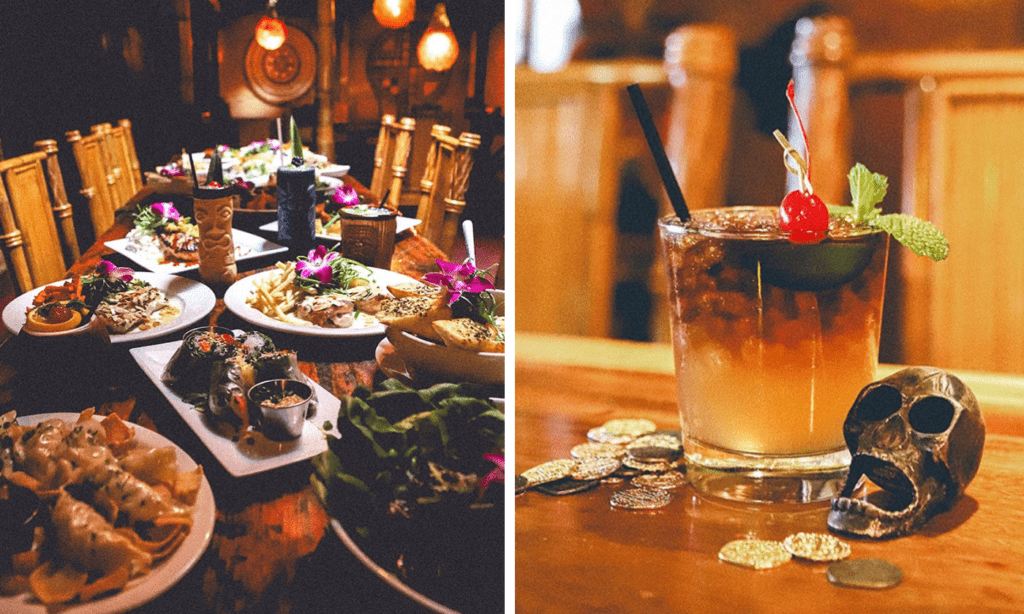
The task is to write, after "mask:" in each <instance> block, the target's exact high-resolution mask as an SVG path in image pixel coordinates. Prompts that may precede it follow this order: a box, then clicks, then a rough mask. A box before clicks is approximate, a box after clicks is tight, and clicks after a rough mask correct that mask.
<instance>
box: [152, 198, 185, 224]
mask: <svg viewBox="0 0 1024 614" xmlns="http://www.w3.org/2000/svg"><path fill="white" fill-rule="evenodd" d="M151 207H152V209H153V210H154V211H156V212H157V213H159V214H160V215H162V216H164V217H165V218H167V219H169V220H175V221H177V220H180V219H181V214H180V213H178V210H177V209H175V208H174V203H171V202H165V203H153V204H152V205H151Z"/></svg>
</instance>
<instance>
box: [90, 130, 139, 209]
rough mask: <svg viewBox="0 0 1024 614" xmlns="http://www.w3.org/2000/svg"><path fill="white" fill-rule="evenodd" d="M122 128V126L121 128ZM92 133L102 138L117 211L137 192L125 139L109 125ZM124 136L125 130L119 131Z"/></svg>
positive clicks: (101, 146)
mask: <svg viewBox="0 0 1024 614" xmlns="http://www.w3.org/2000/svg"><path fill="white" fill-rule="evenodd" d="M119 128H120V126H119ZM91 130H92V133H93V134H95V135H98V136H100V137H101V145H100V149H102V150H103V152H104V153H103V156H104V160H105V164H106V168H107V173H108V174H109V175H110V176H111V177H113V180H114V183H113V184H112V185H113V190H112V192H113V195H114V197H115V207H114V209H115V210H117V209H118V208H120V207H121V206H122V205H124V204H125V203H126V202H128V200H129V199H130V198H131V197H132V196H134V195H135V192H136V190H134V189H132V179H131V176H130V175H131V173H130V172H129V169H130V168H131V162H130V161H129V160H128V155H127V153H126V151H125V148H124V147H123V146H122V142H123V137H118V136H117V135H115V132H114V127H113V126H112V125H111V124H109V123H103V124H97V125H95V126H93V127H92V128H91ZM119 132H121V133H122V134H123V130H121V131H119Z"/></svg>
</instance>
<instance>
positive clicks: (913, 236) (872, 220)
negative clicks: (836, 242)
mask: <svg viewBox="0 0 1024 614" xmlns="http://www.w3.org/2000/svg"><path fill="white" fill-rule="evenodd" d="M849 179H850V195H851V196H852V197H853V206H852V207H844V206H836V205H829V206H828V212H829V215H835V216H837V217H847V218H849V219H851V220H852V221H853V222H854V223H855V224H867V225H869V226H871V227H873V228H878V229H881V230H884V231H885V232H887V233H889V234H890V235H892V237H893V238H894V239H896V240H897V241H899V242H900V243H902V244H903V245H906V246H907V247H908V248H910V251H912V252H914V253H915V254H917V255H918V256H927V257H928V258H931V259H932V260H936V261H938V260H942V259H944V258H945V257H946V256H948V255H949V241H947V240H946V237H945V235H943V234H942V231H940V230H939V229H938V228H936V227H935V226H934V225H932V223H931V222H928V221H925V220H922V219H920V218H916V217H914V216H912V215H906V214H904V213H889V214H886V215H882V210H881V207H879V206H878V203H880V202H882V199H883V198H885V194H886V192H888V190H889V179H888V177H886V176H885V175H881V174H879V173H872V172H871V171H869V170H868V168H867V167H866V166H864V165H863V164H861V163H860V162H858V163H857V164H855V165H853V168H851V169H850V174H849Z"/></svg>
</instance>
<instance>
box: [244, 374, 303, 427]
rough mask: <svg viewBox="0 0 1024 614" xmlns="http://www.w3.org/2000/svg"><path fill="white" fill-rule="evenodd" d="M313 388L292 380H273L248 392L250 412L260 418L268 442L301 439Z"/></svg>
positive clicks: (255, 386) (261, 383)
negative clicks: (256, 413)
mask: <svg viewBox="0 0 1024 614" xmlns="http://www.w3.org/2000/svg"><path fill="white" fill-rule="evenodd" d="M312 398H313V388H312V387H311V386H310V385H309V384H307V383H305V382H300V381H298V380H293V379H271V380H266V381H263V382H259V383H257V384H255V385H254V386H253V387H252V388H250V389H249V401H250V403H251V405H250V407H251V409H250V411H252V409H255V410H256V411H257V412H258V414H259V415H260V425H261V429H262V431H263V434H264V435H266V436H267V438H269V439H278V440H281V439H295V438H297V437H299V436H301V435H302V428H303V426H304V424H305V422H306V413H307V412H308V411H309V403H310V400H311V399H312Z"/></svg>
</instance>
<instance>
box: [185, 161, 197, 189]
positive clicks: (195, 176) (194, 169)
mask: <svg viewBox="0 0 1024 614" xmlns="http://www.w3.org/2000/svg"><path fill="white" fill-rule="evenodd" d="M188 161H189V163H190V164H191V165H192V187H194V188H198V187H199V173H198V172H196V159H195V158H193V157H192V154H191V153H189V154H188Z"/></svg>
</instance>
